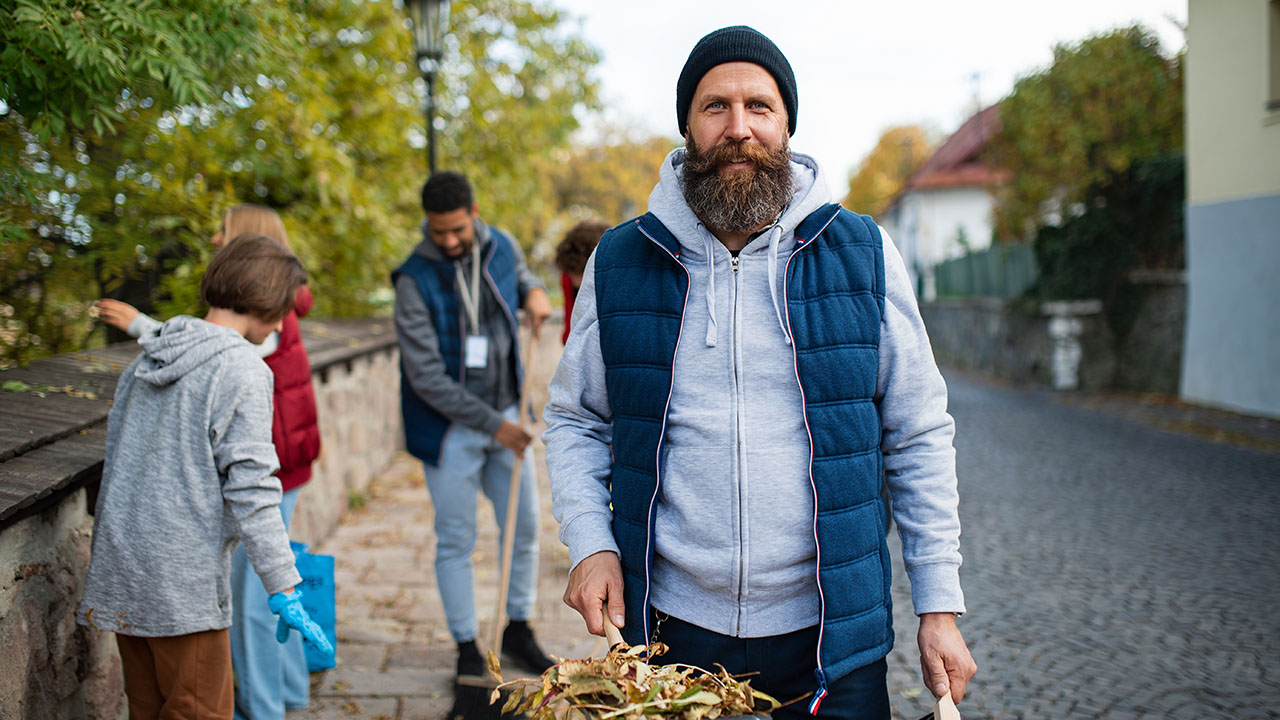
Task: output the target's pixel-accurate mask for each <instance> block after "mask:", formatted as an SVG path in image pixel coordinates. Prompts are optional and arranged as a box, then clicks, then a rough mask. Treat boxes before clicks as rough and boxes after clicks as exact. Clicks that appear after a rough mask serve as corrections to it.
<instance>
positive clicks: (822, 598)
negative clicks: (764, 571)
mask: <svg viewBox="0 0 1280 720" xmlns="http://www.w3.org/2000/svg"><path fill="white" fill-rule="evenodd" d="M839 214H840V208H838V207H837V208H836V211H835V213H834V214H833V215H832V216H831V218H830V219H828V220H827V221H826V222H825V223H823V225H822V227H821V228H818V232H816V233H814V234H813V238H812V239H811V240H808V241H804V240H802V239H801V238H800V237H799V236H797V237H796V241H797V243H799V244H800V245H799V247H797V248H796V249H795V250H793V251H791V254H790V255H788V256H787V265H786V267H785V268H783V270H782V305H783V307H785V308H786V309H787V312H786V318H787V332H788V333H790V334H791V361H792V364H793V366H794V367H795V371H796V384H797V385H799V386H800V414H801V415H802V416H803V417H804V430H805V433H806V434H808V436H809V487H811V488H813V546H814V550H815V552H816V556H815V558H814V570H813V579H814V582H815V583H816V584H817V586H818V647H817V648H816V649H815V650H814V655H816V656H817V662H818V667H817V669H816V670H814V671H813V674H814V676H816V677H817V679H818V689H817V691H815V692H814V697H813V701H812V702H810V703H809V714H810V715H817V714H818V708H819V707H820V706H821V705H822V699H823V698H825V697H826V696H827V674H826V672H825V671H824V670H823V669H822V639H823V635H824V634H825V633H826V629H827V628H826V625H827V598H826V595H824V594H823V592H822V543H820V542H818V485H817V483H815V482H814V480H813V429H812V428H810V427H809V413H808V411H807V410H806V409H805V404H806V401H805V397H804V381H803V380H801V378H800V358H799V355H798V350H797V346H798V345H799V342H798V341H797V340H796V339H795V337H796V334H795V330H794V329H792V327H791V305H790V302H789V300H790V298H789V297H788V296H787V289H788V283H787V278H788V276H789V275H790V270H791V261H792V260H793V259H795V256H796V255H798V254H800V251H801V250H804V249H805V248H807V247H809V246H810V245H812V244H814V242H816V241H817V239H818V237H819V236H820V235H822V231H823V230H826V229H827V226H828V225H830V224H831V222H832V221H833V220H835V219H836V216H837V215H839Z"/></svg>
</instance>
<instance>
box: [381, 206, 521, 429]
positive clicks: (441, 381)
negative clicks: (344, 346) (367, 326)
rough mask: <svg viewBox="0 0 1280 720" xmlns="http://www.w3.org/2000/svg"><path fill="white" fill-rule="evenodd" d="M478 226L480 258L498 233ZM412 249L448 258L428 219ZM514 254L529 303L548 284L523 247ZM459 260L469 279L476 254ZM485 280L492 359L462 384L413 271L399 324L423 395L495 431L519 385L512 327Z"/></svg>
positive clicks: (402, 280) (485, 330)
mask: <svg viewBox="0 0 1280 720" xmlns="http://www.w3.org/2000/svg"><path fill="white" fill-rule="evenodd" d="M475 228H476V242H477V243H479V244H480V256H481V257H482V258H483V257H484V256H485V251H486V250H487V248H488V247H489V243H490V242H493V241H494V240H493V239H494V238H495V237H496V236H494V235H493V234H491V233H490V232H489V226H488V225H486V224H485V223H484V222H483V221H482V220H476V224H475ZM513 245H514V243H513ZM413 251H414V252H415V253H417V254H418V255H422V256H423V257H425V258H428V259H430V260H442V259H443V258H444V256H443V255H442V254H441V253H440V248H438V247H437V246H436V244H435V242H433V241H432V240H431V237H430V235H429V234H428V233H427V224H426V223H425V222H424V223H423V224H422V242H421V243H418V246H417V247H415V248H414V249H413ZM515 253H516V284H517V293H518V294H519V296H520V301H521V302H524V299H525V298H526V297H528V296H529V291H530V290H532V289H534V288H542V289H543V290H545V289H546V288H543V286H542V283H541V282H540V281H539V280H538V278H537V276H536V275H534V274H533V271H531V270H530V269H529V266H528V265H527V264H526V263H525V261H524V252H523V251H521V250H520V247H519V246H518V245H515ZM456 264H457V265H458V267H459V268H461V270H462V272H463V274H464V275H465V277H466V278H467V282H470V281H471V253H467V254H466V255H464V256H462V257H461V258H460V259H458V260H457V261H456ZM480 284H481V286H482V287H484V289H485V290H484V292H482V293H480V308H479V315H480V334H482V335H484V336H485V337H487V338H489V362H488V363H487V364H486V365H485V367H484V368H483V369H480V370H477V369H475V368H472V369H469V370H467V373H466V381H465V383H459V382H458V381H456V380H454V379H453V378H451V377H449V374H448V373H447V372H446V371H445V365H444V357H443V356H442V355H441V354H440V341H439V339H438V337H437V333H436V326H435V323H434V322H433V321H432V319H431V311H430V310H428V309H427V303H426V301H425V300H424V299H423V298H422V291H421V290H420V289H419V288H418V283H417V282H416V281H415V280H414V279H413V278H412V277H409V276H408V275H401V276H400V277H398V278H397V279H396V307H395V324H396V335H397V336H398V338H399V340H400V354H401V356H402V357H403V360H402V361H401V363H400V368H401V370H402V371H403V372H404V373H405V377H406V379H408V381H409V384H410V386H412V387H413V391H414V392H416V393H417V394H418V397H420V398H422V400H423V402H425V403H427V404H428V405H430V406H431V407H433V408H435V409H436V412H438V413H440V414H441V415H444V416H445V417H447V418H449V420H450V421H452V422H456V423H460V424H462V425H465V426H467V427H470V428H475V429H477V430H481V431H484V432H486V433H488V434H490V435H493V434H495V433H497V432H498V427H499V426H501V425H502V411H503V410H504V409H506V408H507V407H509V406H511V405H513V404H515V402H516V397H517V394H518V393H519V388H517V387H516V379H515V376H514V373H512V372H511V367H512V365H511V362H512V356H511V352H512V346H513V341H512V337H511V326H510V325H509V324H508V321H507V316H506V313H505V312H504V311H503V309H502V306H501V305H499V304H498V299H497V298H496V297H495V296H494V293H493V289H492V288H491V287H490V286H489V283H488V282H487V281H485V277H484V275H483V274H482V275H481V276H480ZM515 311H516V308H511V312H513V313H514V312H515Z"/></svg>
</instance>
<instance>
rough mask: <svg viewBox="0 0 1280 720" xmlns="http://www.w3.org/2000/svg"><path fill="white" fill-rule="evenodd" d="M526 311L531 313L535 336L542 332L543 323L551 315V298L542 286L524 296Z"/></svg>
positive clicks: (530, 317)
mask: <svg viewBox="0 0 1280 720" xmlns="http://www.w3.org/2000/svg"><path fill="white" fill-rule="evenodd" d="M524 311H525V312H526V313H528V314H529V322H530V323H532V325H533V336H534V337H535V338H537V337H538V333H540V332H542V323H544V322H546V321H547V318H549V317H551V298H549V297H547V291H546V290H543V289H542V288H534V289H532V290H530V291H529V294H528V295H526V296H525V298H524Z"/></svg>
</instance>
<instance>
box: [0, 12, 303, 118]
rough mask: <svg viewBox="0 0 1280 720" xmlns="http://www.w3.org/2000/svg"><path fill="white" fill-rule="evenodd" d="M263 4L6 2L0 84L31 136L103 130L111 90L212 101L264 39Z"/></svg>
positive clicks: (110, 114)
mask: <svg viewBox="0 0 1280 720" xmlns="http://www.w3.org/2000/svg"><path fill="white" fill-rule="evenodd" d="M277 15H278V11H277V10H276V9H274V8H273V3H269V2H254V0H169V1H167V2H159V1H158V0H16V1H15V2H14V3H13V7H12V9H11V10H7V11H6V12H5V14H4V16H3V17H0V46H3V48H4V49H3V50H2V51H0V69H3V72H0V92H2V93H3V97H4V100H5V102H6V103H7V104H8V105H9V106H10V107H11V108H13V109H14V110H15V111H17V112H18V113H19V114H21V115H22V116H24V117H26V118H27V119H28V120H29V121H30V123H31V124H30V130H31V132H33V133H35V134H36V135H37V136H38V137H39V138H40V139H41V140H47V139H48V138H49V137H50V136H51V135H52V134H59V135H60V134H62V133H64V132H66V131H67V130H68V129H69V128H72V129H85V128H89V127H92V128H93V130H95V131H96V132H97V133H98V134H103V133H105V132H107V131H108V130H110V129H111V128H113V127H114V126H115V124H116V123H117V122H120V121H121V120H123V119H124V118H123V116H122V114H121V112H120V111H119V110H118V109H117V108H116V101H117V100H118V99H119V95H120V91H121V90H122V89H125V88H129V89H131V90H132V91H133V93H134V94H135V95H138V96H141V97H151V98H153V99H155V100H156V101H157V102H159V103H160V104H162V105H182V104H187V103H203V102H209V101H212V100H214V99H215V98H216V97H217V94H218V90H219V88H218V87H217V82H218V80H219V79H220V76H224V74H226V73H230V72H234V71H235V70H236V69H237V68H242V67H245V66H247V65H250V64H252V63H253V62H254V61H255V60H256V59H257V57H258V55H259V54H260V52H261V51H262V50H263V49H264V48H266V47H269V46H268V45H266V44H264V43H263V42H262V37H261V31H262V28H263V27H268V26H270V25H271V24H272V23H273V22H274V21H275V20H276V19H277Z"/></svg>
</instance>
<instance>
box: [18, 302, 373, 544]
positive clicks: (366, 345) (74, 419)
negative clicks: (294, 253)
mask: <svg viewBox="0 0 1280 720" xmlns="http://www.w3.org/2000/svg"><path fill="white" fill-rule="evenodd" d="M300 326H301V330H302V339H303V343H304V344H305V345H306V347H307V353H308V355H309V356H310V358H311V366H312V371H313V372H322V371H323V370H324V369H325V368H327V367H330V366H334V365H338V364H341V363H343V362H346V361H348V360H350V359H352V358H355V357H359V356H362V355H367V354H369V353H371V352H376V351H385V350H389V349H390V348H393V347H395V345H396V334H395V326H394V324H393V323H392V320H391V318H375V319H368V318H364V319H350V320H323V321H316V320H305V321H303V322H302V323H300ZM137 354H138V345H137V343H136V342H133V341H127V342H122V343H117V344H115V345H110V346H107V347H105V348H99V349H96V350H87V351H82V352H76V353H65V354H62V355H58V356H55V357H51V358H44V359H41V360H37V361H35V362H32V363H31V364H30V365H29V366H28V367H12V368H7V369H3V370H0V384H4V383H10V387H15V388H18V387H23V386H25V389H23V390H22V391H21V392H11V391H4V390H0V526H3V525H4V524H6V522H7V521H8V520H9V519H11V518H14V517H15V516H19V517H20V516H22V514H23V513H24V512H31V510H30V509H31V508H33V507H38V506H39V504H40V503H42V502H48V501H49V498H50V497H51V496H52V494H55V493H59V492H62V491H63V490H64V489H65V488H67V487H69V486H71V485H74V484H75V483H78V482H81V481H83V480H84V479H85V478H87V477H91V476H94V477H96V475H97V473H99V472H101V466H102V455H103V452H104V450H105V444H106V417H107V413H108V412H109V411H110V409H111V398H112V397H113V396H114V394H115V388H116V381H117V380H118V379H119V376H120V373H122V372H123V371H124V370H125V368H126V367H128V365H129V363H130V362H132V361H133V359H134V357H136V356H137ZM16 383H21V384H22V385H21V386H19V385H17V384H16ZM89 395H92V397H90V396H89Z"/></svg>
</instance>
